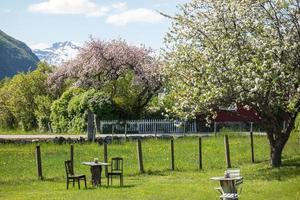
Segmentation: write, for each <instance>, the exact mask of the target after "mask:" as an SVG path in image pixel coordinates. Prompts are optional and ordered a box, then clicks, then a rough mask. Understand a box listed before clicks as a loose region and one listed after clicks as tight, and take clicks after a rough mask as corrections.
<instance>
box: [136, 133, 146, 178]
mask: <svg viewBox="0 0 300 200" xmlns="http://www.w3.org/2000/svg"><path fill="white" fill-rule="evenodd" d="M137 151H138V165H139V170H140V173H144V164H143V152H142V143H141V139H138V141H137Z"/></svg>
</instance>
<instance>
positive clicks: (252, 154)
mask: <svg viewBox="0 0 300 200" xmlns="http://www.w3.org/2000/svg"><path fill="white" fill-rule="evenodd" d="M250 145H251V161H252V163H254V143H253V122H251V124H250Z"/></svg>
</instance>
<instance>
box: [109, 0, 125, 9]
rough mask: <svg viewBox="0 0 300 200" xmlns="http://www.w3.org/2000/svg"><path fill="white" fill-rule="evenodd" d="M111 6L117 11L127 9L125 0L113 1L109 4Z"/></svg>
mask: <svg viewBox="0 0 300 200" xmlns="http://www.w3.org/2000/svg"><path fill="white" fill-rule="evenodd" d="M111 7H112V8H114V9H116V10H118V11H125V10H127V3H126V2H119V3H114V4H112V5H111Z"/></svg>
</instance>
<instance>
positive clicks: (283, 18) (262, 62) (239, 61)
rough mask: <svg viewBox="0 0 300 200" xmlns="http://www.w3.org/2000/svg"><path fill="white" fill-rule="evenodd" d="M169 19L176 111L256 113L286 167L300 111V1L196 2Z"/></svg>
mask: <svg viewBox="0 0 300 200" xmlns="http://www.w3.org/2000/svg"><path fill="white" fill-rule="evenodd" d="M170 18H172V22H173V23H172V27H171V29H170V31H169V33H168V34H167V36H166V40H165V41H166V46H167V47H166V49H165V58H166V62H167V65H166V68H165V72H166V74H167V75H168V79H169V81H170V84H171V87H172V89H173V90H175V91H177V92H175V94H176V104H175V106H174V107H173V109H172V110H171V112H174V113H177V114H179V115H182V116H183V117H188V116H189V115H194V114H195V113H199V112H201V113H204V112H206V113H214V112H215V111H217V110H218V108H219V107H220V106H228V105H230V104H232V103H236V104H238V105H242V106H245V107H249V108H251V109H254V110H255V111H256V112H257V114H258V115H259V117H260V118H261V124H262V126H263V127H264V129H265V130H266V132H267V136H268V140H269V144H270V163H271V165H272V166H273V167H278V166H280V165H281V155H282V150H283V148H284V146H285V144H286V143H287V141H288V138H289V136H290V134H291V131H292V130H293V128H294V122H295V119H296V116H297V113H298V112H299V108H300V88H299V83H300V23H299V22H300V2H299V1H296V0H280V1H277V0H276V1H275V0H262V1H252V0H224V1H217V0H194V1H192V2H191V3H187V4H184V5H182V6H181V7H180V12H179V13H178V14H176V15H175V16H172V17H170Z"/></svg>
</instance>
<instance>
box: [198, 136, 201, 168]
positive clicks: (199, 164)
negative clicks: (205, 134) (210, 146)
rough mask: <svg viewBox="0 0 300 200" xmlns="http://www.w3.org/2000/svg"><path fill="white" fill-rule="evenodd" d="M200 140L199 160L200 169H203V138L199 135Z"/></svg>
mask: <svg viewBox="0 0 300 200" xmlns="http://www.w3.org/2000/svg"><path fill="white" fill-rule="evenodd" d="M198 139H199V141H198V144H199V145H198V156H199V157H198V160H199V169H202V138H201V137H199V138H198Z"/></svg>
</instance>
